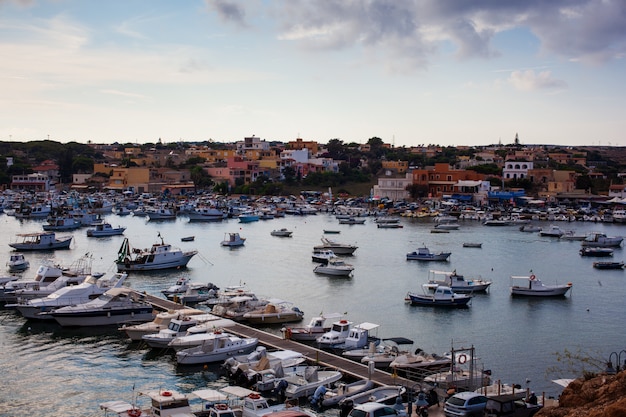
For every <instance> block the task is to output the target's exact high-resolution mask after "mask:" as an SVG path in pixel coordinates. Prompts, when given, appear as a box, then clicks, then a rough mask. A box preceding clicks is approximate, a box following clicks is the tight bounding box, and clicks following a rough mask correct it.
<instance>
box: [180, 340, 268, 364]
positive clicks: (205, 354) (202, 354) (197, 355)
mask: <svg viewBox="0 0 626 417" xmlns="http://www.w3.org/2000/svg"><path fill="white" fill-rule="evenodd" d="M257 343H258V339H257V338H241V337H238V336H235V335H232V334H229V333H222V332H213V337H211V338H209V339H206V340H204V341H203V342H202V344H201V345H199V346H195V347H192V348H189V349H183V350H179V351H177V352H176V362H177V363H179V364H181V365H192V364H200V363H213V362H220V361H224V360H226V359H227V358H229V357H231V356H234V355H241V354H246V353H250V352H252V351H253V350H254V348H256V345H257Z"/></svg>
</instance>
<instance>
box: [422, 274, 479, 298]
mask: <svg viewBox="0 0 626 417" xmlns="http://www.w3.org/2000/svg"><path fill="white" fill-rule="evenodd" d="M428 275H429V277H428V283H427V284H425V285H424V286H425V287H426V288H427V289H428V290H430V291H435V289H436V288H437V287H438V286H440V285H443V286H446V287H450V288H451V289H452V291H454V292H455V293H460V294H463V293H476V292H486V291H487V290H488V289H489V286H491V281H485V280H483V279H480V278H472V279H466V278H465V277H464V276H463V275H459V274H457V273H456V269H455V270H454V271H452V272H448V271H435V270H432V269H431V270H430V271H429V272H428Z"/></svg>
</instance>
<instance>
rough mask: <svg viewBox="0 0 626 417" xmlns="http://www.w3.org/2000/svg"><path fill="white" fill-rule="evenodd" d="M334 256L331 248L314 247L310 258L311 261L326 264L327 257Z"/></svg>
mask: <svg viewBox="0 0 626 417" xmlns="http://www.w3.org/2000/svg"><path fill="white" fill-rule="evenodd" d="M336 257H337V255H335V252H333V251H332V250H331V249H315V250H314V251H313V255H312V256H311V259H312V261H313V262H317V263H320V264H327V263H328V260H329V259H334V258H336Z"/></svg>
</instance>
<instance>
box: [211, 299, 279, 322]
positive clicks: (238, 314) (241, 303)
mask: <svg viewBox="0 0 626 417" xmlns="http://www.w3.org/2000/svg"><path fill="white" fill-rule="evenodd" d="M266 304H267V300H262V299H259V298H257V297H256V295H254V294H251V295H238V296H235V297H231V298H230V299H229V302H228V303H226V304H216V305H214V306H213V308H212V309H211V312H212V313H213V314H215V315H216V316H220V317H224V318H227V319H230V320H236V321H241V320H243V316H244V314H246V313H248V312H250V311H253V310H256V309H257V308H259V307H262V306H265V305H266Z"/></svg>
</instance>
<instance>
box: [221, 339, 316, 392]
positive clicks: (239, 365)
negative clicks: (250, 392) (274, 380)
mask: <svg viewBox="0 0 626 417" xmlns="http://www.w3.org/2000/svg"><path fill="white" fill-rule="evenodd" d="M304 362H306V356H304V355H303V354H302V353H300V352H296V351H293V350H276V351H272V352H267V349H266V348H265V347H264V346H258V347H257V348H256V349H255V350H254V352H252V353H250V354H248V355H237V356H232V357H230V358H228V359H226V360H225V361H224V364H223V365H222V367H223V368H224V369H225V370H226V372H227V373H228V376H229V377H230V378H231V379H233V380H235V382H236V383H238V384H239V385H246V386H252V385H254V384H256V383H257V382H258V381H260V380H262V379H263V376H262V374H263V373H264V372H266V371H267V370H269V369H273V370H276V369H278V368H282V369H287V368H290V367H294V366H300V365H302V364H303V363H304ZM267 387H268V388H270V389H272V388H274V386H273V384H269V385H268V386H267ZM261 388H266V387H261Z"/></svg>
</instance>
